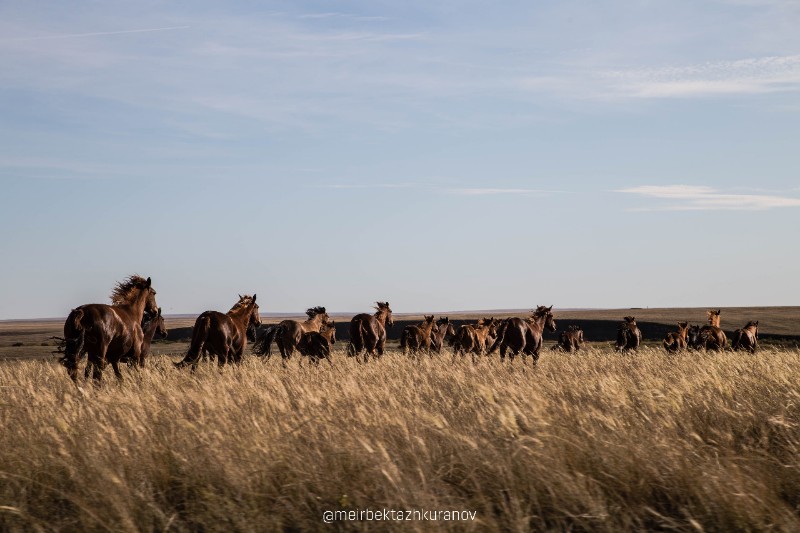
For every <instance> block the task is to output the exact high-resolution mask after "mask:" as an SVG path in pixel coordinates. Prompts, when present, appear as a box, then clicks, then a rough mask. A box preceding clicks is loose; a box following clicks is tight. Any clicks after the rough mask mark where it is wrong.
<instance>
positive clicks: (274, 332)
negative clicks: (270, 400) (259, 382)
mask: <svg viewBox="0 0 800 533" xmlns="http://www.w3.org/2000/svg"><path fill="white" fill-rule="evenodd" d="M306 316H308V319H306V320H304V321H302V322H300V321H299V320H284V321H282V322H281V323H280V324H278V325H277V327H275V328H272V329H269V330H267V331H266V332H265V334H264V335H263V336H262V337H261V339H259V340H258V342H257V343H256V344H255V345H254V346H253V352H254V353H256V354H258V355H266V356H267V359H269V357H270V356H271V355H272V341H273V340H274V341H275V343H276V344H277V345H278V349H279V350H280V352H281V359H282V361H283V364H284V365H286V361H287V360H288V359H289V358H290V357H291V356H292V354H293V353H294V351H295V349H296V348H297V344H298V343H299V342H300V339H301V338H302V336H303V334H304V333H312V332H317V333H319V331H320V330H321V329H322V327H323V326H324V325H325V324H327V323H328V313H327V311H326V310H325V308H324V307H312V308H310V309H307V310H306Z"/></svg>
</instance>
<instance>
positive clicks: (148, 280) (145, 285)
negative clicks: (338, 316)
mask: <svg viewBox="0 0 800 533" xmlns="http://www.w3.org/2000/svg"><path fill="white" fill-rule="evenodd" d="M152 284H153V282H152V281H151V280H150V278H147V281H145V282H144V288H145V289H149V288H150V285H152Z"/></svg>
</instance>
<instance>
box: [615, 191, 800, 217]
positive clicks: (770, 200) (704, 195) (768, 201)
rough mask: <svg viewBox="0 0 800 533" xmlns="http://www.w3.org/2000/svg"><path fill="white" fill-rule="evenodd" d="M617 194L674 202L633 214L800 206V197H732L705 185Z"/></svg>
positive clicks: (646, 208) (753, 209)
mask: <svg viewBox="0 0 800 533" xmlns="http://www.w3.org/2000/svg"><path fill="white" fill-rule="evenodd" d="M615 192H619V193H624V194H635V195H637V196H641V197H644V198H655V199H661V200H672V201H675V202H676V203H671V204H667V205H661V206H645V207H636V208H633V209H631V210H632V211H765V210H768V209H774V208H779V207H800V198H793V197H787V196H775V195H765V194H728V193H723V192H720V191H719V190H718V189H714V188H713V187H706V186H702V185H642V186H638V187H629V188H626V189H618V190H616V191H615Z"/></svg>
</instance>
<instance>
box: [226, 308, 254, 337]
mask: <svg viewBox="0 0 800 533" xmlns="http://www.w3.org/2000/svg"><path fill="white" fill-rule="evenodd" d="M252 311H253V309H252V308H250V307H240V308H238V309H231V310H230V311H228V316H229V317H230V318H231V320H232V321H233V323H234V324H236V327H237V328H238V329H239V331H244V330H246V329H247V326H248V325H249V322H250V313H251V312H252Z"/></svg>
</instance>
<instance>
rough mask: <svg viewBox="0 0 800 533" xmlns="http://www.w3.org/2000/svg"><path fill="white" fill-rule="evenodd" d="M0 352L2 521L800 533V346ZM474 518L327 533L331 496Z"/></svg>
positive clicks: (181, 527)
mask: <svg viewBox="0 0 800 533" xmlns="http://www.w3.org/2000/svg"><path fill="white" fill-rule="evenodd" d="M169 361H170V360H169V359H167V358H166V357H155V358H153V360H151V361H150V363H151V365H150V367H149V368H148V369H146V370H144V371H142V372H128V371H126V372H125V375H126V380H125V382H124V383H122V384H118V383H117V382H116V381H115V380H114V379H113V377H112V376H113V374H112V373H111V372H110V369H109V371H107V376H106V380H105V382H104V383H103V385H102V386H100V387H93V386H92V385H91V384H85V385H83V387H82V390H79V389H77V388H76V387H75V386H74V385H73V384H72V383H71V382H69V381H68V380H67V377H66V374H65V372H64V370H63V368H61V367H59V366H57V365H55V364H54V363H51V362H41V361H38V362H37V361H26V362H18V363H9V364H4V365H0V387H1V388H0V427H2V430H0V530H3V531H7V530H11V531H14V530H32V529H42V530H69V531H83V530H114V531H156V530H159V531H161V530H173V531H190V530H200V529H205V530H208V531H211V530H226V531H239V530H240V531H271V530H285V529H293V528H297V529H330V528H331V527H334V528H336V529H345V530H363V529H365V528H368V529H375V530H385V529H403V530H406V529H414V530H419V531H422V530H429V529H430V528H431V527H432V526H434V525H435V526H436V527H437V528H438V529H443V530H464V529H467V530H500V529H502V530H509V531H528V530H565V529H570V528H571V529H573V530H593V531H619V530H628V529H642V528H643V529H672V528H677V529H679V530H701V529H705V530H712V531H732V530H763V529H770V528H774V529H777V530H785V531H798V530H800V514H799V513H798V505H800V449H799V447H800V425H798V424H800V389H799V388H798V383H800V352H797V351H788V350H776V349H768V350H765V351H762V352H760V353H758V354H757V355H756V356H750V355H744V354H731V353H726V354H697V353H692V354H683V355H678V356H671V357H670V356H666V355H665V354H664V353H663V352H660V351H655V350H650V349H645V350H643V351H641V352H640V353H639V354H637V355H625V356H623V355H619V354H614V353H612V352H609V351H608V350H599V349H592V350H590V351H588V352H587V353H581V354H579V355H575V354H557V353H554V352H550V351H547V352H544V353H543V356H542V359H541V360H540V363H539V365H538V367H536V368H533V367H531V366H530V363H529V366H528V367H527V368H525V367H524V366H523V365H522V363H521V361H520V360H517V361H515V362H514V365H513V367H511V366H509V365H508V364H506V365H505V366H502V365H501V364H500V362H499V360H497V358H496V357H495V358H492V359H488V358H487V359H484V360H482V361H481V362H480V363H479V364H478V365H475V366H474V365H472V364H471V363H470V362H469V359H465V360H464V361H457V362H456V363H455V364H451V362H450V356H449V355H447V356H443V357H440V358H437V359H434V360H433V361H429V360H423V361H422V362H421V363H413V362H411V361H409V360H407V359H404V358H403V357H402V356H401V355H399V354H397V353H390V354H388V355H387V356H386V357H385V358H384V359H383V360H380V361H377V362H372V363H370V364H367V365H363V364H357V363H356V362H355V361H353V360H352V359H348V358H346V357H344V356H343V354H342V353H341V352H338V353H336V354H335V366H334V368H333V369H331V368H328V367H327V365H326V364H324V363H323V364H322V365H321V366H320V367H319V368H314V367H312V366H310V365H309V364H308V363H305V364H304V365H303V367H302V368H301V367H299V366H298V364H297V362H296V361H292V364H290V365H289V368H288V369H282V368H281V365H280V362H279V361H278V360H276V359H275V358H273V359H272V360H271V361H270V362H268V363H266V364H265V363H263V362H262V361H260V360H256V359H255V358H252V357H251V358H248V359H247V361H246V362H245V363H244V364H242V365H241V366H239V367H235V368H231V367H229V368H226V369H224V370H223V371H221V372H220V371H219V370H218V369H217V368H216V367H215V366H214V365H210V364H205V365H202V366H201V368H200V369H199V370H198V372H197V373H196V374H194V375H191V374H190V373H188V372H187V371H178V370H176V369H174V368H172V365H171V364H169ZM360 508H363V509H366V508H372V509H381V508H391V509H429V510H445V509H454V510H472V511H476V512H477V519H476V521H475V522H474V523H464V522H456V523H443V522H437V523H436V524H430V523H425V522H412V523H411V524H409V523H394V524H386V523H384V524H375V523H373V524H364V523H338V524H336V525H334V526H326V525H325V524H323V522H322V513H323V511H326V510H337V509H360Z"/></svg>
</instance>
